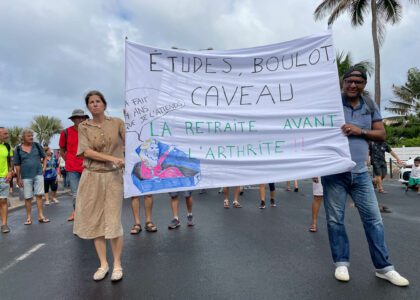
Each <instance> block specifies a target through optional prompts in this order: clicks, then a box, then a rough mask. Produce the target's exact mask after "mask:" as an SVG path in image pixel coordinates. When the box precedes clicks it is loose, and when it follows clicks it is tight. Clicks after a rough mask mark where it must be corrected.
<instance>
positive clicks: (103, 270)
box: [93, 266, 109, 281]
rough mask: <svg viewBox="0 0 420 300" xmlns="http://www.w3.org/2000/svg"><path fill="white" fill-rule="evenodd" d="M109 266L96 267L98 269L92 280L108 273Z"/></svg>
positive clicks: (101, 277)
mask: <svg viewBox="0 0 420 300" xmlns="http://www.w3.org/2000/svg"><path fill="white" fill-rule="evenodd" d="M108 271H109V267H108V266H106V268H98V270H97V271H96V272H95V274H93V280H95V281H100V280H102V279H104V278H105V276H106V274H108Z"/></svg>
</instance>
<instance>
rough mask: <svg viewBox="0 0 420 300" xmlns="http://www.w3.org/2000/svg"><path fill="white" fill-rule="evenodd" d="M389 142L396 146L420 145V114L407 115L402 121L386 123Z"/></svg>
mask: <svg viewBox="0 0 420 300" xmlns="http://www.w3.org/2000/svg"><path fill="white" fill-rule="evenodd" d="M385 130H386V136H387V142H388V143H389V144H390V145H391V146H394V147H400V146H403V145H404V146H406V147H420V114H418V115H416V116H413V115H411V116H407V117H405V118H404V119H403V120H402V121H401V122H399V123H394V124H392V125H385Z"/></svg>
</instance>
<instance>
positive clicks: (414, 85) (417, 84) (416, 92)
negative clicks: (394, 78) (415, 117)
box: [385, 68, 420, 119]
mask: <svg viewBox="0 0 420 300" xmlns="http://www.w3.org/2000/svg"><path fill="white" fill-rule="evenodd" d="M392 89H393V91H394V95H395V96H396V97H397V98H398V99H397V100H390V102H391V106H390V107H385V109H386V110H387V111H390V112H393V113H396V114H398V116H396V117H395V119H401V117H404V116H408V115H412V114H419V113H420V71H419V69H418V68H411V69H409V70H408V72H407V81H406V83H405V84H404V85H402V86H398V85H393V86H392Z"/></svg>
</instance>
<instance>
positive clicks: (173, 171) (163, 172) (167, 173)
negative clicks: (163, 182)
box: [141, 153, 184, 179]
mask: <svg viewBox="0 0 420 300" xmlns="http://www.w3.org/2000/svg"><path fill="white" fill-rule="evenodd" d="M167 155H168V153H165V154H164V155H162V156H161V157H160V158H159V161H158V164H157V165H156V167H153V168H149V167H148V166H146V165H145V164H144V163H143V162H142V163H141V178H142V179H152V178H156V177H158V178H177V177H184V174H182V173H181V171H180V170H179V169H178V168H177V167H168V168H166V169H162V163H163V161H164V160H165V158H166V156H167Z"/></svg>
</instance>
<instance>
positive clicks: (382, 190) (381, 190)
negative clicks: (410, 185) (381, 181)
mask: <svg viewBox="0 0 420 300" xmlns="http://www.w3.org/2000/svg"><path fill="white" fill-rule="evenodd" d="M378 192H379V193H381V194H388V192H387V191H385V190H384V189H380V190H379V191H378Z"/></svg>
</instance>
